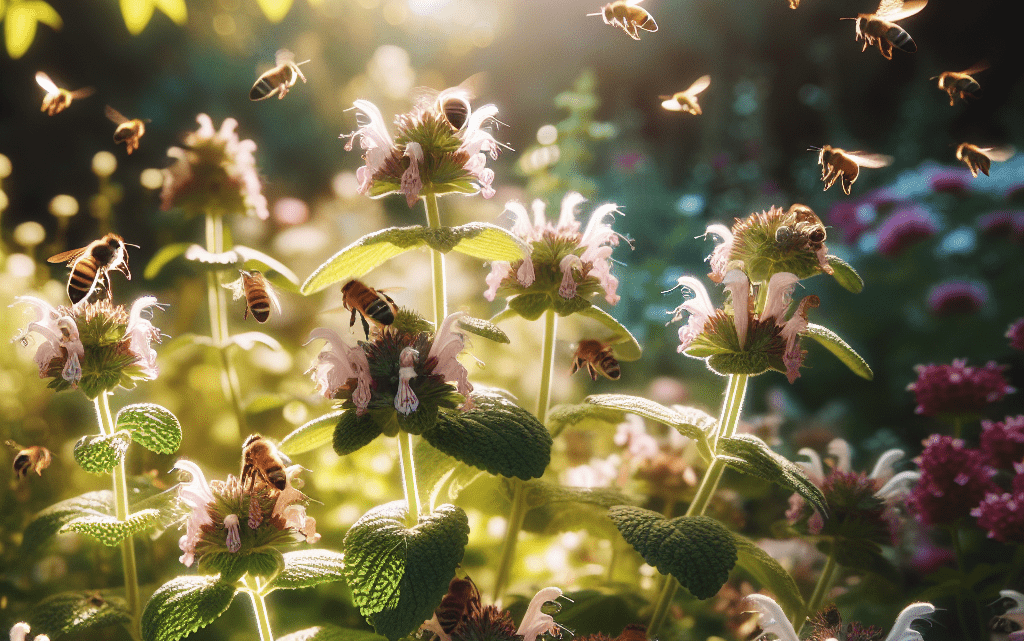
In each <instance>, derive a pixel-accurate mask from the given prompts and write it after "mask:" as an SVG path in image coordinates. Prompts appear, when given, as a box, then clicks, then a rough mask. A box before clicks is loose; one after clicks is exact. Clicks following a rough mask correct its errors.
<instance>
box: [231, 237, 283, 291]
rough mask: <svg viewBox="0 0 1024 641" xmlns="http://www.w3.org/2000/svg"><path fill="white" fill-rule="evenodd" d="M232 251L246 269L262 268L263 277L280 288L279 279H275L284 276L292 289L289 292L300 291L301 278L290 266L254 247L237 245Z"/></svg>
mask: <svg viewBox="0 0 1024 641" xmlns="http://www.w3.org/2000/svg"><path fill="white" fill-rule="evenodd" d="M231 251H233V252H235V253H236V254H238V255H239V257H241V259H242V262H243V266H244V267H245V268H246V269H253V268H256V267H258V268H260V271H261V272H263V275H264V276H266V277H267V278H268V279H270V280H271V281H272V282H274V284H275V285H278V286H280V284H279V282H278V279H275V278H274V275H275V274H279V275H280V276H282V277H283V278H284V279H285V281H286V282H287V283H289V284H290V285H291V287H287V289H288V290H289V291H292V292H298V291H299V277H298V276H297V275H296V274H295V272H293V271H292V270H290V269H288V266H287V265H285V264H284V263H282V262H281V261H279V260H277V259H276V258H274V257H273V256H270V255H268V254H264V253H263V252H261V251H259V250H258V249H253V248H252V247H246V246H245V245H235V246H234V247H232V248H231Z"/></svg>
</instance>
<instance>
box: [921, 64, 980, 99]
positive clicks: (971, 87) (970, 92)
mask: <svg viewBox="0 0 1024 641" xmlns="http://www.w3.org/2000/svg"><path fill="white" fill-rule="evenodd" d="M986 69H988V63H986V62H979V63H978V64H976V65H974V66H973V67H971V68H970V69H966V70H964V71H943V72H942V73H940V74H939V75H937V76H932V77H931V78H930V80H935V79H936V78H938V80H939V89H941V90H942V91H945V92H946V93H948V94H949V106H950V107H952V106H954V105H955V104H956V97H957V95H959V96H960V100H961V101H964V102H966V101H967V98H974V92H975V91H978V90H979V89H981V85H979V84H978V81H977V80H975V79H974V78H972V77H971V74H973V73H979V72H981V71H984V70H986Z"/></svg>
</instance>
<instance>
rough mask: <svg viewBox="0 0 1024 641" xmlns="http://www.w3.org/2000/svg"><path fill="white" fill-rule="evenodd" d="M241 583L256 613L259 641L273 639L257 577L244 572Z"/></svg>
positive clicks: (261, 585)
mask: <svg viewBox="0 0 1024 641" xmlns="http://www.w3.org/2000/svg"><path fill="white" fill-rule="evenodd" d="M242 584H243V585H244V586H245V591H246V592H248V593H249V598H251V599H252V609H253V611H254V612H255V613H256V626H257V627H258V628H259V629H260V641H274V633H273V632H271V631H270V613H269V612H268V611H267V604H266V602H265V601H264V600H263V588H264V587H266V586H264V585H263V584H262V582H261V581H260V579H259V577H254V576H249V574H246V575H245V576H244V577H242Z"/></svg>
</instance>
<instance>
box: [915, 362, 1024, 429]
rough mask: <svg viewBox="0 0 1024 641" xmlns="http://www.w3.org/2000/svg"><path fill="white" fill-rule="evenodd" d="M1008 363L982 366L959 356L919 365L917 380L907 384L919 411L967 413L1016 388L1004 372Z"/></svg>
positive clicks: (990, 363) (992, 363) (920, 412)
mask: <svg viewBox="0 0 1024 641" xmlns="http://www.w3.org/2000/svg"><path fill="white" fill-rule="evenodd" d="M1005 369H1006V367H1005V366H1002V365H997V364H996V363H995V362H991V361H990V362H988V363H986V364H985V365H984V366H982V367H972V366H968V365H967V359H956V360H954V361H953V363H952V364H950V365H936V364H934V363H932V364H929V365H917V366H915V367H914V371H916V372H917V380H916V381H914V382H913V383H911V384H910V385H908V386H907V389H908V390H909V391H912V392H914V396H915V397H916V399H917V407H916V408H915V409H914V412H915V413H916V414H921V415H923V416H938V415H940V414H948V415H953V416H964V415H971V414H977V413H978V412H981V411H983V410H984V409H985V408H986V407H987V406H988V405H989V404H990V403H995V402H996V401H998V400H1000V399H1002V398H1003V396H1005V395H1007V394H1010V393H1012V392H1015V391H1016V390H1015V389H1014V388H1013V387H1011V386H1010V385H1008V384H1007V382H1006V377H1005V376H1003V371H1004V370H1005Z"/></svg>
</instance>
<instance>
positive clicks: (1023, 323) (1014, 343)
mask: <svg viewBox="0 0 1024 641" xmlns="http://www.w3.org/2000/svg"><path fill="white" fill-rule="evenodd" d="M1006 337H1007V338H1009V339H1010V347H1012V348H1013V349H1016V350H1020V351H1024V318H1019V319H1017V320H1016V321H1014V323H1013V325H1010V328H1009V329H1007V330H1006Z"/></svg>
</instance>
